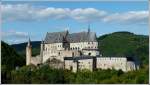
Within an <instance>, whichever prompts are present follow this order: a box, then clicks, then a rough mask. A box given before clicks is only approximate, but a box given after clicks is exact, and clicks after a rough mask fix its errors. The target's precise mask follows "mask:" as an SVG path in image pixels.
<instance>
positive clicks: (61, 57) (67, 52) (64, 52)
mask: <svg viewBox="0 0 150 85" xmlns="http://www.w3.org/2000/svg"><path fill="white" fill-rule="evenodd" d="M76 56H80V52H79V51H77V50H62V51H59V52H58V59H59V60H61V61H64V57H76Z"/></svg>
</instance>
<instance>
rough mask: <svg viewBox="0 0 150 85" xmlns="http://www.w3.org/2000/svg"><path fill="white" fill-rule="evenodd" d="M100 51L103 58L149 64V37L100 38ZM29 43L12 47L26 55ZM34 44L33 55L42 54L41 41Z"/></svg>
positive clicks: (118, 35)
mask: <svg viewBox="0 0 150 85" xmlns="http://www.w3.org/2000/svg"><path fill="white" fill-rule="evenodd" d="M98 42H99V50H100V53H101V54H102V55H103V56H136V57H138V58H139V59H140V60H141V61H142V63H145V64H148V54H149V37H148V36H145V35H136V34H133V33H130V32H114V33H111V34H106V35H103V36H100V37H98ZM26 44H27V43H21V44H15V45H12V47H14V48H15V49H16V50H17V51H18V52H19V54H23V55H25V48H26ZM31 44H32V48H33V50H32V52H33V55H37V54H39V52H40V41H34V42H32V43H31Z"/></svg>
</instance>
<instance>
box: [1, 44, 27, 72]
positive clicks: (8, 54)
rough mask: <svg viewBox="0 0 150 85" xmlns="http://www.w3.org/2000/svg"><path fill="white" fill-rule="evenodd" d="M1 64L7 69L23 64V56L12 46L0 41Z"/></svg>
mask: <svg viewBox="0 0 150 85" xmlns="http://www.w3.org/2000/svg"><path fill="white" fill-rule="evenodd" d="M1 53H2V54H1V59H2V60H1V61H2V62H1V65H2V66H5V68H7V69H8V70H11V69H14V68H15V67H16V66H23V65H25V57H22V56H20V55H19V54H18V53H17V52H16V51H15V49H14V48H12V47H11V46H9V45H8V44H6V43H5V42H3V41H1Z"/></svg>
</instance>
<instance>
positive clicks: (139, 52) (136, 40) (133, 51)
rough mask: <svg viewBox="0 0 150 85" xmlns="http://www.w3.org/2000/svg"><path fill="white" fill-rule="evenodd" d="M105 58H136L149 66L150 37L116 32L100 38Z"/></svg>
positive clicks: (100, 46) (101, 49) (101, 50)
mask: <svg viewBox="0 0 150 85" xmlns="http://www.w3.org/2000/svg"><path fill="white" fill-rule="evenodd" d="M98 41H99V43H100V44H99V49H100V53H101V54H102V55H103V56H131V57H133V56H135V57H138V58H139V60H141V63H143V64H148V56H149V55H148V54H149V37H148V36H144V35H135V34H133V33H130V32H115V33H112V34H106V35H103V36H100V37H99V38H98Z"/></svg>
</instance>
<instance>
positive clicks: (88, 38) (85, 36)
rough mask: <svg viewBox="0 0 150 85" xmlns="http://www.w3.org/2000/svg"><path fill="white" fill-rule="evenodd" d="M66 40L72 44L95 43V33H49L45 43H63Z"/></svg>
mask: <svg viewBox="0 0 150 85" xmlns="http://www.w3.org/2000/svg"><path fill="white" fill-rule="evenodd" d="M64 39H66V40H67V41H68V42H70V43H75V42H95V41H97V40H96V34H95V32H79V33H72V34H68V31H63V32H53V33H47V34H46V38H45V41H44V42H45V43H61V42H63V40H64Z"/></svg>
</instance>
